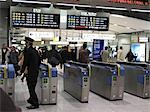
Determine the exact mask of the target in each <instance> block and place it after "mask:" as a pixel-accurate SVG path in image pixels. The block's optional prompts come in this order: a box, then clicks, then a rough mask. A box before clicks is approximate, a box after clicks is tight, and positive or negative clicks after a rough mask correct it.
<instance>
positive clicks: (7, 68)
mask: <svg viewBox="0 0 150 112" xmlns="http://www.w3.org/2000/svg"><path fill="white" fill-rule="evenodd" d="M0 87H1V88H2V89H3V90H4V91H5V92H6V93H7V94H8V95H9V96H10V97H11V99H12V100H13V101H15V69H14V66H13V65H12V64H8V65H0Z"/></svg>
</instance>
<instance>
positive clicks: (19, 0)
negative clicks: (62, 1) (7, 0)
mask: <svg viewBox="0 0 150 112" xmlns="http://www.w3.org/2000/svg"><path fill="white" fill-rule="evenodd" d="M12 1H13V2H18V3H36V4H45V5H49V4H51V2H38V1H27V0H12Z"/></svg>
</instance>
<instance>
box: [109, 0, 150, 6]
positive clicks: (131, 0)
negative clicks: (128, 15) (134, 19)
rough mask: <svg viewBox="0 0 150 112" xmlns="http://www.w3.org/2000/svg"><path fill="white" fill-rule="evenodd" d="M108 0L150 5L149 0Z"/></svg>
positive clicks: (110, 0)
mask: <svg viewBox="0 0 150 112" xmlns="http://www.w3.org/2000/svg"><path fill="white" fill-rule="evenodd" d="M108 2H115V3H126V4H133V5H150V2H149V0H108Z"/></svg>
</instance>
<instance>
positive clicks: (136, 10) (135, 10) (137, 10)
mask: <svg viewBox="0 0 150 112" xmlns="http://www.w3.org/2000/svg"><path fill="white" fill-rule="evenodd" d="M131 11H134V12H150V10H139V9H131Z"/></svg>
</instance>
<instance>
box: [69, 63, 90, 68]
mask: <svg viewBox="0 0 150 112" xmlns="http://www.w3.org/2000/svg"><path fill="white" fill-rule="evenodd" d="M68 64H70V65H75V66H76V65H77V66H80V67H83V68H88V64H85V63H80V62H74V61H69V62H68Z"/></svg>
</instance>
